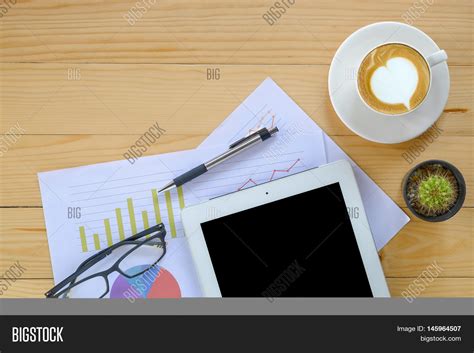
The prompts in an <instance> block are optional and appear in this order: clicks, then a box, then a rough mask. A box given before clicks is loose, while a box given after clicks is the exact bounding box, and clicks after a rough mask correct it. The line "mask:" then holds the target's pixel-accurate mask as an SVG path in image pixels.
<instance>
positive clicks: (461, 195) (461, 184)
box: [402, 159, 466, 222]
mask: <svg viewBox="0 0 474 353" xmlns="http://www.w3.org/2000/svg"><path fill="white" fill-rule="evenodd" d="M436 164H437V165H441V166H442V167H444V168H446V169H448V170H449V171H450V172H451V173H452V174H453V176H454V178H455V179H456V181H457V183H458V195H457V198H456V201H455V202H454V204H453V206H451V208H450V209H449V210H448V211H447V212H446V213H443V214H441V215H438V216H432V217H429V216H425V215H423V214H420V213H418V212H417V210H416V209H414V208H413V206H412V205H411V203H410V199H409V198H408V195H407V194H408V184H409V182H410V179H411V176H412V175H413V174H414V173H415V172H416V171H417V170H419V169H422V168H425V167H426V166H428V165H436ZM402 192H403V199H404V200H405V203H406V205H407V207H408V208H409V209H410V211H411V212H412V213H413V214H414V215H415V216H416V217H418V218H420V219H422V220H424V221H428V222H442V221H446V220H448V219H450V218H451V217H453V216H454V215H455V214H456V213H458V211H459V210H460V209H461V207H462V205H463V203H464V199H465V198H466V182H465V181H464V177H463V176H462V174H461V172H460V171H459V170H458V169H457V168H456V167H455V166H453V165H452V164H451V163H448V162H445V161H441V160H437V159H431V160H428V161H424V162H421V163H420V164H418V165H416V166H415V167H414V168H412V169H411V170H410V171H409V172H408V173H407V174H406V175H405V178H404V179H403V183H402Z"/></svg>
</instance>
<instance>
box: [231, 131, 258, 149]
mask: <svg viewBox="0 0 474 353" xmlns="http://www.w3.org/2000/svg"><path fill="white" fill-rule="evenodd" d="M264 130H267V128H266V127H262V128H260V129H258V130H257V131H255V132H253V133H251V134H249V135H247V136H245V137H242V138H241V139H239V140H237V141H235V142H234V143H232V144H231V145H230V146H229V149H231V148H234V147H236V146H238V145H240V144H241V143H242V142H244V141H247V140H248V139H250V138H252V137H254V136H255V135H260V134H261V133H262V131H264Z"/></svg>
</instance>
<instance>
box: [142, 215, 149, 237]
mask: <svg viewBox="0 0 474 353" xmlns="http://www.w3.org/2000/svg"><path fill="white" fill-rule="evenodd" d="M142 219H143V229H147V228H150V225H149V224H148V213H147V212H146V211H142ZM149 236H150V234H147V236H146V238H148V237H149Z"/></svg>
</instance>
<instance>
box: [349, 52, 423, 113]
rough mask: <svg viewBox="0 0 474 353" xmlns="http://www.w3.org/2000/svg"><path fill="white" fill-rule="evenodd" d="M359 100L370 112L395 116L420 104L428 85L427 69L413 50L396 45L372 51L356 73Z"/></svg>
mask: <svg viewBox="0 0 474 353" xmlns="http://www.w3.org/2000/svg"><path fill="white" fill-rule="evenodd" d="M357 85H358V88H359V93H360V95H361V97H362V99H363V100H364V101H365V102H366V103H367V104H368V105H369V106H370V107H371V108H373V109H375V110H377V111H379V112H381V113H385V114H390V115H397V114H402V113H406V112H409V111H411V110H413V109H415V108H416V107H417V106H418V105H420V104H421V102H423V100H424V99H425V97H426V94H427V93H428V89H429V85H430V69H429V66H428V64H427V62H426V60H425V59H424V58H423V56H422V55H421V54H420V53H418V52H417V51H416V50H415V49H413V48H411V47H409V46H407V45H404V44H398V43H392V44H385V45H382V46H380V47H377V48H375V49H373V50H372V51H371V52H370V53H369V54H367V56H366V57H365V58H364V60H363V61H362V63H361V65H360V67H359V72H358V74H357Z"/></svg>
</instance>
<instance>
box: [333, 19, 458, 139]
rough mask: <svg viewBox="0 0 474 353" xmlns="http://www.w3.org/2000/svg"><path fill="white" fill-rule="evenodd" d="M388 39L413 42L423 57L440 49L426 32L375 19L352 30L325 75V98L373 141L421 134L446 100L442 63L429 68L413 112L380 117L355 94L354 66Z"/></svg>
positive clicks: (344, 119)
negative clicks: (425, 85) (429, 74)
mask: <svg viewBox="0 0 474 353" xmlns="http://www.w3.org/2000/svg"><path fill="white" fill-rule="evenodd" d="M388 42H402V43H406V44H410V45H413V46H414V47H415V48H417V49H418V50H419V51H420V53H421V54H423V55H424V56H425V57H427V56H429V55H431V54H433V53H434V52H436V51H438V50H440V48H439V47H438V46H437V45H436V43H435V42H434V41H433V40H432V39H431V38H430V37H428V35H426V34H425V33H424V32H422V31H420V30H419V29H417V28H415V27H412V26H409V25H407V24H404V23H400V22H378V23H374V24H371V25H368V26H366V27H363V28H361V29H359V30H357V31H356V32H354V33H352V34H351V35H350V36H349V37H348V38H347V39H346V40H345V41H344V42H343V43H342V44H341V46H340V47H339V49H338V50H337V51H336V54H335V55H334V58H333V60H332V63H331V67H330V68H329V76H328V88H329V97H330V98H331V103H332V105H333V107H334V110H335V111H336V114H337V115H338V116H339V118H340V119H341V120H342V122H343V123H344V124H345V125H346V126H347V127H348V128H349V129H351V130H352V131H354V132H355V133H356V134H358V135H360V136H362V137H363V138H365V139H367V140H370V141H374V142H380V143H400V142H404V141H407V140H411V139H412V138H415V137H417V136H419V135H421V134H422V133H423V132H425V131H426V130H427V129H428V128H429V127H430V126H431V125H433V124H434V123H435V122H436V120H438V118H439V117H440V115H441V113H442V112H443V109H444V107H445V106H446V102H447V101H448V95H449V87H450V80H449V70H448V65H447V64H446V63H445V62H444V63H441V64H438V65H436V66H434V67H433V68H432V75H433V77H432V85H431V89H430V91H429V93H428V96H427V97H426V99H425V101H424V102H423V103H422V104H421V106H420V107H418V109H416V110H415V111H414V112H412V113H409V114H405V115H402V116H398V117H397V116H394V117H385V116H381V115H379V114H377V113H376V112H374V111H372V110H371V109H369V108H368V107H367V106H366V105H365V104H364V103H363V102H362V100H361V98H360V97H359V95H358V93H357V69H358V65H359V63H360V62H361V61H362V59H363V57H364V56H365V55H366V54H367V52H368V51H369V50H371V49H372V48H374V47H376V46H379V45H381V44H383V43H388ZM448 55H449V53H448Z"/></svg>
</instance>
